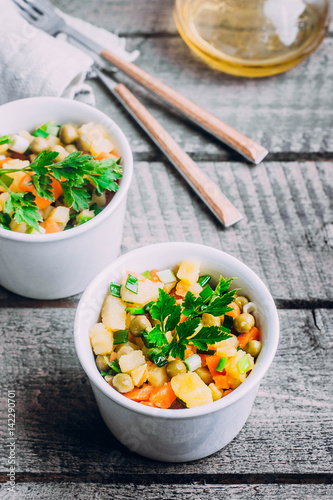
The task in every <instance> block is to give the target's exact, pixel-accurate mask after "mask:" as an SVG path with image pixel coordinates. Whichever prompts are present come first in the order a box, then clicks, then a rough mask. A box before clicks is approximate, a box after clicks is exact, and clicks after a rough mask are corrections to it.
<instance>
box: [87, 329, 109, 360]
mask: <svg viewBox="0 0 333 500" xmlns="http://www.w3.org/2000/svg"><path fill="white" fill-rule="evenodd" d="M89 338H90V342H91V346H92V348H93V351H94V353H95V354H110V353H111V352H112V347H113V335H112V332H110V331H109V330H107V329H106V328H105V326H104V325H103V323H96V324H95V325H92V326H91V327H90V328H89Z"/></svg>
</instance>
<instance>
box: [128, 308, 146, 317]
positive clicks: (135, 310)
mask: <svg viewBox="0 0 333 500" xmlns="http://www.w3.org/2000/svg"><path fill="white" fill-rule="evenodd" d="M125 311H127V312H129V313H130V314H132V315H135V314H145V312H146V311H145V310H144V309H143V308H142V307H139V306H134V307H125Z"/></svg>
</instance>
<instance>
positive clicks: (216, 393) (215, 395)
mask: <svg viewBox="0 0 333 500" xmlns="http://www.w3.org/2000/svg"><path fill="white" fill-rule="evenodd" d="M208 387H209V388H210V390H211V391H212V396H213V401H217V400H218V399H221V398H222V395H223V391H220V389H218V388H217V387H216V385H215V384H213V383H211V384H209V386H208Z"/></svg>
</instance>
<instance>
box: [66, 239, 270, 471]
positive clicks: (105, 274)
mask: <svg viewBox="0 0 333 500" xmlns="http://www.w3.org/2000/svg"><path fill="white" fill-rule="evenodd" d="M184 259H196V260H199V261H200V262H201V268H200V272H201V274H210V275H212V276H213V278H214V279H215V280H216V282H217V280H218V278H219V277H220V275H221V274H222V275H223V276H225V277H229V278H230V277H236V279H235V280H234V281H233V286H234V287H235V288H241V289H242V293H244V295H246V296H248V297H249V298H250V300H251V301H253V302H255V303H256V305H257V308H258V313H257V317H258V318H259V326H260V330H261V337H262V349H261V352H260V355H259V356H258V358H257V362H256V364H255V367H254V369H253V371H252V373H251V374H250V375H249V376H248V378H247V379H246V380H245V382H243V383H242V384H241V385H240V386H239V387H238V388H237V389H236V390H234V391H233V392H232V393H230V394H229V395H228V396H226V397H225V398H222V399H221V400H219V401H216V402H214V403H210V404H207V405H203V406H198V407H196V408H190V409H181V410H170V409H169V410H162V409H159V408H151V407H148V406H144V405H141V404H139V403H136V402H134V401H131V400H129V399H127V398H126V397H124V396H123V395H122V394H120V393H118V392H117V391H116V390H115V389H113V388H112V387H111V386H110V385H108V384H107V382H106V381H105V380H104V379H103V377H102V376H101V375H100V373H99V371H98V369H97V367H96V363H95V357H94V354H93V352H92V349H91V345H90V340H89V333H88V330H89V326H90V325H92V324H94V323H96V322H97V321H98V319H99V315H100V310H101V307H102V303H103V300H104V298H105V295H106V293H107V290H108V287H109V283H110V281H116V282H117V281H118V282H119V281H120V280H121V278H122V277H123V276H124V274H125V272H126V271H127V270H129V271H135V272H139V273H140V272H143V271H145V270H146V269H152V268H156V269H165V268H168V267H174V266H176V265H177V264H179V263H180V262H181V261H182V260H184ZM74 339H75V348H76V352H77V355H78V357H79V360H80V363H81V365H82V367H83V369H84V371H85V372H86V374H87V375H88V377H89V380H90V383H91V386H92V389H93V392H94V395H95V398H96V401H97V405H98V407H99V410H100V412H101V415H102V417H103V419H104V421H105V423H106V425H107V426H108V428H109V429H110V431H111V432H112V433H113V434H114V436H115V437H116V438H117V439H119V441H121V442H122V443H123V444H124V445H125V446H127V447H128V448H129V449H130V450H132V451H135V452H136V453H139V454H140V455H143V456H145V457H149V458H153V459H156V460H162V461H165V462H186V461H190V460H196V459H199V458H203V457H205V456H208V455H210V454H212V453H214V452H216V451H217V450H219V449H221V448H223V447H224V446H226V445H227V444H228V443H229V442H230V441H231V440H232V439H233V438H234V437H235V436H236V435H237V434H238V432H239V431H240V430H241V428H242V427H243V425H244V424H245V422H246V420H247V418H248V416H249V413H250V411H251V408H252V404H253V401H254V398H255V396H256V393H257V390H258V387H259V384H260V382H261V379H262V378H263V376H264V375H265V373H266V371H267V370H268V368H269V366H270V364H271V363H272V360H273V358H274V355H275V352H276V349H277V345H278V339H279V320H278V315H277V311H276V307H275V305H274V302H273V299H272V297H271V295H270V293H269V291H268V290H267V288H266V286H265V285H264V284H263V282H262V281H261V280H260V278H258V276H257V275H256V274H255V273H254V272H253V271H251V269H249V268H248V267H247V266H246V265H245V264H243V263H242V262H240V261H239V260H237V259H235V258H234V257H232V256H231V255H228V254H226V253H224V252H221V251H220V250H216V249H214V248H211V247H207V246H204V245H197V244H194V243H184V242H179V243H178V242H175V243H159V244H156V245H150V246H146V247H141V248H138V249H136V250H133V251H131V252H129V253H126V254H124V255H122V256H121V257H119V258H118V259H116V260H115V261H114V262H113V263H112V264H110V265H109V266H108V267H107V268H105V269H104V270H103V271H102V272H101V273H100V274H99V275H98V276H97V277H96V278H95V279H94V280H93V281H92V283H90V285H89V286H88V288H87V289H86V291H85V292H84V294H83V296H82V298H81V300H80V302H79V305H78V308H77V312H76V317H75V327H74Z"/></svg>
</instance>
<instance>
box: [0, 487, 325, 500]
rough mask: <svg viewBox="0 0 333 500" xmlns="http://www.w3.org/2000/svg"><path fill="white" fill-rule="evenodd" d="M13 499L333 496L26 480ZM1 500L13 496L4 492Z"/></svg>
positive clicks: (284, 499) (288, 499)
mask: <svg viewBox="0 0 333 500" xmlns="http://www.w3.org/2000/svg"><path fill="white" fill-rule="evenodd" d="M16 492H17V493H16V495H17V496H15V498H16V499H20V498H22V499H23V498H24V499H25V500H34V499H35V498H42V499H47V500H59V498H66V499H67V498H68V499H69V498H81V499H82V500H97V499H98V500H109V499H114V500H133V498H135V499H136V500H156V499H159V500H175V499H179V498H182V499H184V500H198V499H200V500H217V499H221V500H224V499H225V498H227V499H228V500H238V499H239V500H253V499H254V498H256V499H258V500H260V499H262V500H267V499H268V498H269V499H275V500H299V499H302V500H314V499H316V500H317V499H321V498H323V499H329V498H332V496H333V489H332V486H331V485H288V486H286V485H274V484H273V485H230V486H229V485H227V486H215V485H202V486H200V485H184V486H182V487H179V486H177V485H173V484H170V485H167V486H166V485H151V486H143V485H133V484H128V485H114V484H107V485H104V484H94V483H92V484H82V483H65V484H41V483H26V484H18V485H17V487H16ZM1 498H2V500H12V499H13V498H14V497H13V496H11V495H10V494H8V493H6V490H5V489H4V492H3V494H2V496H1Z"/></svg>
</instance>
